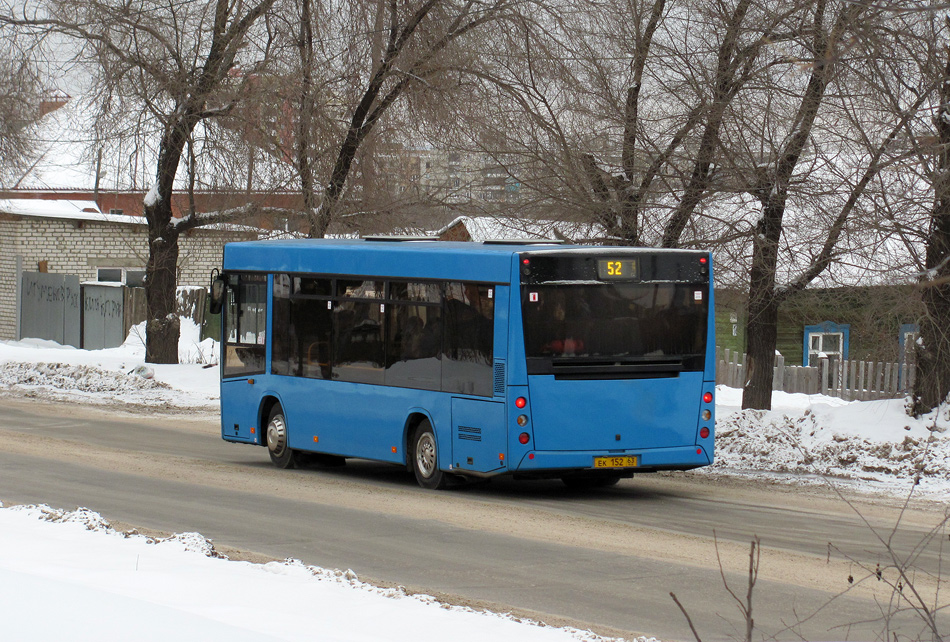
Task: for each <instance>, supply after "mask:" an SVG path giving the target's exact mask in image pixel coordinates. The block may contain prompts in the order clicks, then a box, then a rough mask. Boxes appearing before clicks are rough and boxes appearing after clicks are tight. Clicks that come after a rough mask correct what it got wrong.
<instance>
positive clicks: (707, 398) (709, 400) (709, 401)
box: [703, 392, 713, 403]
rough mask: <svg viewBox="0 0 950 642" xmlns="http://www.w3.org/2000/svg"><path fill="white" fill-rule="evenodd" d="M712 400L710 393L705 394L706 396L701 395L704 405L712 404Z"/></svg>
mask: <svg viewBox="0 0 950 642" xmlns="http://www.w3.org/2000/svg"><path fill="white" fill-rule="evenodd" d="M712 400H713V396H712V393H711V392H707V393H706V394H704V395H703V401H705V402H706V403H712Z"/></svg>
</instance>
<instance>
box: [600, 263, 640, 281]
mask: <svg viewBox="0 0 950 642" xmlns="http://www.w3.org/2000/svg"><path fill="white" fill-rule="evenodd" d="M597 278H599V279H601V280H603V281H610V280H615V279H616V280H623V281H634V280H636V279H637V278H638V274H637V261H636V259H622V260H621V259H598V260H597Z"/></svg>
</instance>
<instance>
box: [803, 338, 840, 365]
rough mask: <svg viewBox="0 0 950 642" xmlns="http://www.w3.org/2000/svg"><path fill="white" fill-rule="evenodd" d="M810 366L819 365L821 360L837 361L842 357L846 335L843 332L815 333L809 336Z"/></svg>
mask: <svg viewBox="0 0 950 642" xmlns="http://www.w3.org/2000/svg"><path fill="white" fill-rule="evenodd" d="M809 342H810V344H811V345H810V346H809V348H808V363H809V365H817V363H818V360H819V359H837V360H840V359H841V356H842V354H843V353H842V348H843V346H844V334H843V333H841V332H813V333H811V334H810V335H809Z"/></svg>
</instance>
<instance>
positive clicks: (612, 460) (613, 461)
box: [594, 457, 637, 468]
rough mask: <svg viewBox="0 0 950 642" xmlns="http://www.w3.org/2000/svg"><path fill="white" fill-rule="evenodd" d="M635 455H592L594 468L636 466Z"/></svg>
mask: <svg viewBox="0 0 950 642" xmlns="http://www.w3.org/2000/svg"><path fill="white" fill-rule="evenodd" d="M636 467H637V458H636V457H594V468H636Z"/></svg>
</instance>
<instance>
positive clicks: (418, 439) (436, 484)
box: [412, 419, 448, 490]
mask: <svg viewBox="0 0 950 642" xmlns="http://www.w3.org/2000/svg"><path fill="white" fill-rule="evenodd" d="M412 472H413V473H415V475H416V481H417V482H419V485H420V486H422V487H423V488H428V489H430V490H439V489H442V488H445V487H446V485H447V483H448V476H447V475H446V474H445V473H443V472H442V471H441V470H439V455H438V449H437V448H436V443H435V433H434V432H433V431H432V424H431V423H429V420H428V419H423V420H422V422H421V423H420V424H419V425H418V426H416V429H415V431H414V432H413V437H412Z"/></svg>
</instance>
